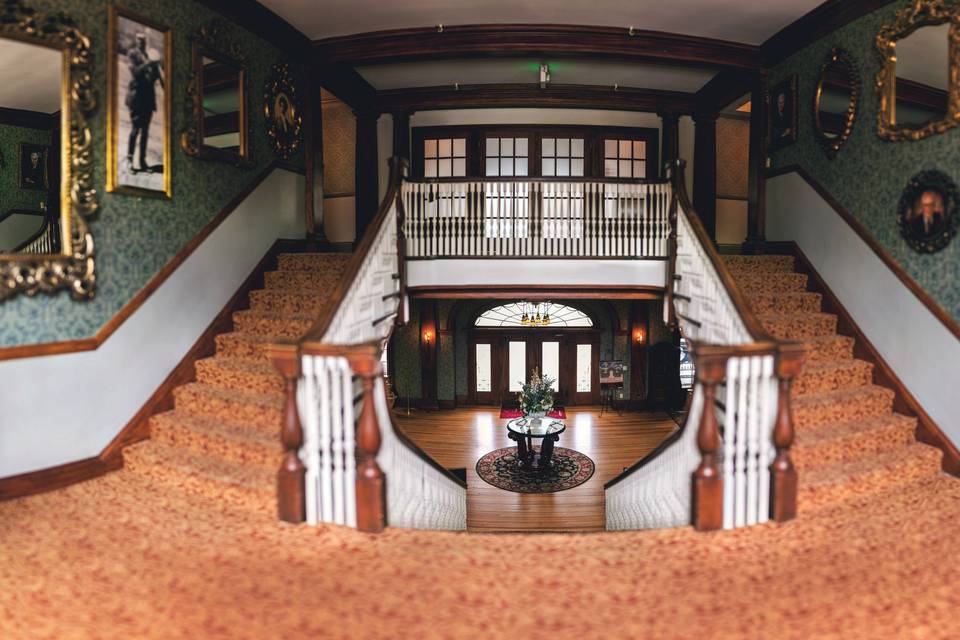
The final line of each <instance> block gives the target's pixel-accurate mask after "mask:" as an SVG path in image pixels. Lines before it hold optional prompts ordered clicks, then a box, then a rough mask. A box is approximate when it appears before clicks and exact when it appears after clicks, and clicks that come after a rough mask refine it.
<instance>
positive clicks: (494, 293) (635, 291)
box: [407, 284, 664, 301]
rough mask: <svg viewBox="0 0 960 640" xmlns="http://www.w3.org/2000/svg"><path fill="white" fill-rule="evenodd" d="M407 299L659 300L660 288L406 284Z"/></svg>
mask: <svg viewBox="0 0 960 640" xmlns="http://www.w3.org/2000/svg"><path fill="white" fill-rule="evenodd" d="M407 293H408V294H409V295H410V298H420V299H427V300H429V299H434V300H441V299H449V300H511V299H516V298H518V297H519V298H523V299H524V300H530V301H538V300H554V301H556V300H558V299H559V298H567V299H570V300H595V299H598V298H602V299H605V300H661V299H663V296H664V288H663V287H652V286H636V287H617V286H607V285H595V286H583V285H551V286H549V287H536V286H528V285H492V284H491V285H469V286H463V285H442V286H434V287H409V288H408V289H407Z"/></svg>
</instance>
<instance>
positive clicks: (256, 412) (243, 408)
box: [173, 382, 283, 429]
mask: <svg viewBox="0 0 960 640" xmlns="http://www.w3.org/2000/svg"><path fill="white" fill-rule="evenodd" d="M173 397H174V407H176V408H177V409H178V410H181V411H184V412H188V413H192V414H194V415H199V416H207V417H210V418H214V419H220V420H223V421H225V422H242V423H248V424H256V425H266V426H267V428H271V427H272V425H276V426H277V429H279V428H280V420H281V416H282V414H283V394H280V393H277V394H263V393H251V392H248V391H236V390H234V389H221V388H220V387H214V386H212V385H209V384H202V383H199V382H192V383H190V384H186V385H183V386H182V387H177V388H176V389H174V391H173Z"/></svg>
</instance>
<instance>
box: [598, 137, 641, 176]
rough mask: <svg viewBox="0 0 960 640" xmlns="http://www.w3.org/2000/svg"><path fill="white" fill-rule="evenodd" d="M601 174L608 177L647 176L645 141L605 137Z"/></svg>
mask: <svg viewBox="0 0 960 640" xmlns="http://www.w3.org/2000/svg"><path fill="white" fill-rule="evenodd" d="M603 175H604V176H606V177H608V178H645V177H647V143H646V142H645V141H643V140H619V139H613V138H607V139H605V140H604V141H603Z"/></svg>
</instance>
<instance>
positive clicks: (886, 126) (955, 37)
mask: <svg viewBox="0 0 960 640" xmlns="http://www.w3.org/2000/svg"><path fill="white" fill-rule="evenodd" d="M946 23H949V24H950V34H949V37H948V46H949V53H948V60H949V69H950V71H949V74H950V77H949V79H948V83H947V95H948V106H947V113H946V116H945V117H944V118H943V119H942V120H937V121H934V122H928V123H927V124H925V125H924V126H922V127H918V128H916V127H902V126H898V125H897V75H896V72H897V48H896V45H897V41H898V40H903V39H904V38H906V37H907V36H909V35H910V34H912V33H913V32H914V31H916V30H917V29H919V28H920V27H933V26H937V25H941V24H946ZM874 44H875V45H876V49H877V51H878V53H879V54H880V57H881V58H882V59H883V67H882V68H881V69H880V71H879V72H878V73H877V79H876V86H877V93H878V94H879V96H880V108H879V109H878V110H877V135H878V136H880V137H881V138H883V139H884V140H889V141H891V142H897V141H900V140H921V139H923V138H926V137H929V136H932V135H936V134H939V133H943V132H944V131H947V130H949V129H952V128H953V127H955V126H957V124H960V5H958V4H957V3H956V1H955V0H914V1H913V3H912V4H911V5H910V6H908V7H905V8H903V9H901V10H900V11H897V13H896V15H895V16H894V20H893V22H892V23H890V24H885V25H883V27H881V28H880V32H879V33H878V34H877V37H876V39H875V41H874Z"/></svg>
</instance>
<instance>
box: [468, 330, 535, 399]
mask: <svg viewBox="0 0 960 640" xmlns="http://www.w3.org/2000/svg"><path fill="white" fill-rule="evenodd" d="M477 346H479V345H477ZM509 370H510V387H509V390H510V391H520V389H521V387H523V385H524V383H525V382H526V381H527V343H526V342H511V343H510V366H509Z"/></svg>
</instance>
